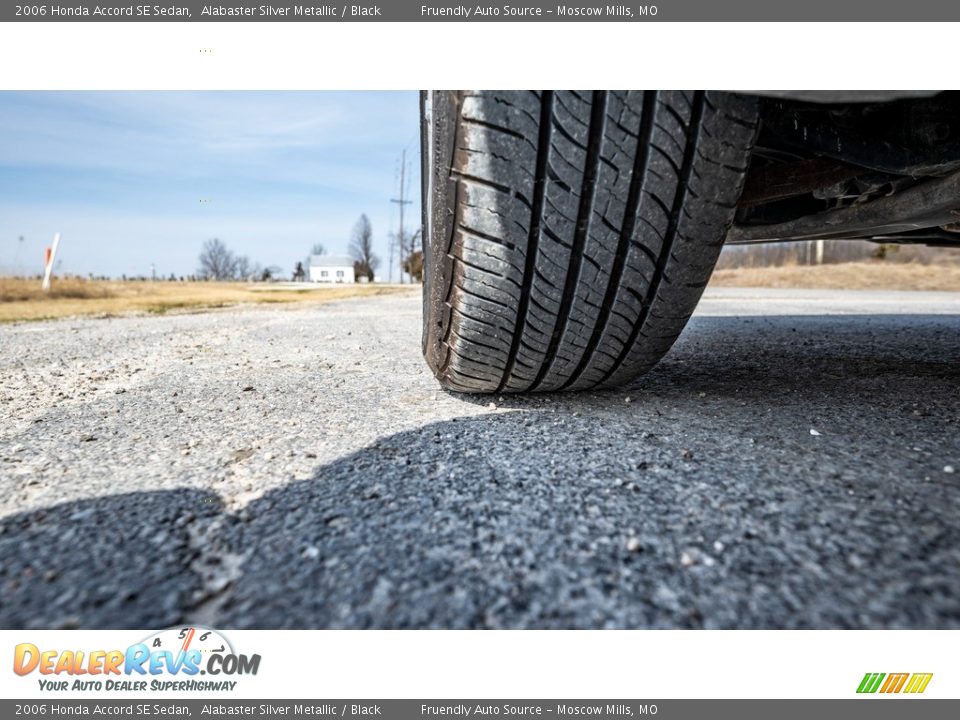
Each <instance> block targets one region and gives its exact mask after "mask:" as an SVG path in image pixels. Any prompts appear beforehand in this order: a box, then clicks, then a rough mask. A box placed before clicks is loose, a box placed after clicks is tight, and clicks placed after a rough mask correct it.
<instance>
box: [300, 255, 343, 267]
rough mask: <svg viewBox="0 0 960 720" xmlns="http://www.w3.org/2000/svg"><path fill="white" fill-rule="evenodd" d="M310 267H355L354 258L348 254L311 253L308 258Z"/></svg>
mask: <svg viewBox="0 0 960 720" xmlns="http://www.w3.org/2000/svg"><path fill="white" fill-rule="evenodd" d="M307 264H308V265H309V266H310V267H342V266H344V265H348V266H350V267H353V258H352V257H349V256H347V255H311V256H310V257H309V258H307Z"/></svg>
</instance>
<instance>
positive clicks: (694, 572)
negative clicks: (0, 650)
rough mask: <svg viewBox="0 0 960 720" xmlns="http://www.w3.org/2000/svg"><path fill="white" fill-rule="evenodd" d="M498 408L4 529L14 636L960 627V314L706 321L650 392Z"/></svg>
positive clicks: (657, 375)
mask: <svg viewBox="0 0 960 720" xmlns="http://www.w3.org/2000/svg"><path fill="white" fill-rule="evenodd" d="M628 397H629V398H630V402H629V403H628V402H626V398H628ZM464 400H465V402H480V403H483V404H487V403H489V402H490V398H489V397H484V398H465V399H464ZM496 401H497V403H498V405H499V406H500V409H499V410H498V411H496V412H493V411H491V412H490V413H489V414H486V415H481V416H479V417H471V418H466V419H459V420H454V421H449V422H437V423H432V424H429V425H426V426H425V427H423V428H421V429H418V430H416V431H411V432H401V433H397V434H395V435H392V436H389V437H386V438H384V439H383V440H381V441H379V442H378V443H376V444H375V445H373V446H371V447H368V448H365V449H364V450H362V451H360V452H357V453H354V454H352V455H350V456H347V457H344V458H341V459H339V460H337V461H335V462H332V463H330V464H328V465H325V466H322V467H320V468H318V469H317V472H316V475H315V477H314V478H313V479H311V480H309V481H303V482H296V483H291V484H289V485H287V486H285V487H283V488H281V489H279V490H275V491H272V492H269V493H267V494H266V495H264V496H263V497H261V498H259V499H256V500H254V501H253V502H251V503H250V504H249V505H247V506H246V507H245V508H243V509H242V510H241V511H240V512H239V513H237V514H227V513H225V512H224V510H223V508H222V506H221V504H220V501H219V499H218V498H217V497H216V496H211V495H209V494H206V493H201V492H197V491H189V490H177V491H160V492H156V493H140V494H131V495H119V496H113V497H106V498H100V499H96V500H90V501H84V502H81V503H70V504H66V505H61V506H57V507H54V508H49V509H46V510H43V511H41V512H39V513H28V514H24V515H20V516H15V517H10V518H5V519H3V520H2V521H0V522H2V534H0V557H2V558H3V563H2V566H0V588H2V590H3V598H4V599H3V607H2V609H0V624H2V625H3V626H4V627H23V626H33V627H42V626H58V625H68V626H79V627H101V626H106V627H125V626H129V627H143V626H158V625H165V624H171V623H173V622H178V621H181V620H191V619H193V617H194V616H195V611H196V608H197V607H198V605H200V604H203V605H204V606H205V607H206V608H207V609H208V611H209V608H211V607H214V608H215V616H214V617H212V618H208V619H209V620H210V621H212V622H214V623H216V624H219V625H220V626H222V627H228V628H230V627H249V628H267V627H443V628H451V627H557V628H569V627H682V628H700V627H721V628H732V627H741V628H802V627H814V628H894V627H896V628H905V627H913V628H947V627H960V594H958V592H957V588H958V587H960V512H958V511H960V481H958V479H960V474H957V473H949V472H945V471H944V468H945V467H946V466H947V465H948V464H950V465H953V466H957V465H960V463H958V459H960V458H958V457H957V455H958V448H960V432H958V423H960V318H957V317H953V316H882V317H851V316H834V317H772V318H771V317H757V318H722V317H716V318H698V319H697V320H696V321H695V322H694V323H693V324H692V327H691V330H690V331H689V332H688V333H687V334H686V335H685V336H684V338H683V340H682V341H681V342H680V343H678V346H677V347H676V348H675V350H674V351H673V352H672V353H671V355H670V356H669V357H668V359H667V360H665V362H664V363H662V364H661V365H660V366H659V367H658V368H657V369H656V370H654V372H653V373H651V374H650V375H649V376H647V378H645V379H644V381H642V382H641V383H640V384H639V385H637V386H635V387H633V388H630V389H628V390H620V391H611V392H596V393H588V394H582V395H576V396H574V395H568V396H564V395H554V396H546V397H533V398H522V397H516V398H511V397H508V396H504V398H503V401H502V402H501V401H500V400H499V399H496ZM811 430H813V431H814V432H813V433H811ZM815 433H816V434H815ZM198 528H202V529H203V532H199V531H198ZM198 538H200V540H198ZM237 557H240V558H242V559H241V560H240V561H239V562H238V563H237V571H236V572H235V573H234V574H233V575H232V581H231V582H230V583H229V584H223V585H225V586H223V585H221V586H217V587H215V588H213V589H211V588H210V586H209V585H210V583H209V579H207V578H204V577H203V572H204V571H202V570H196V568H198V567H205V568H209V567H215V566H216V564H217V562H218V561H219V559H220V558H237Z"/></svg>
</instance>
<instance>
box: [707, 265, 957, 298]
mask: <svg viewBox="0 0 960 720" xmlns="http://www.w3.org/2000/svg"><path fill="white" fill-rule="evenodd" d="M710 284H711V285H712V286H714V287H769V288H815V289H818V288H819V289H824V290H953V291H960V264H955V263H950V264H937V265H922V264H920V263H893V262H883V261H865V262H852V263H838V264H835V265H784V266H780V267H752V268H729V269H721V270H717V271H716V272H714V274H713V278H712V279H711V280H710Z"/></svg>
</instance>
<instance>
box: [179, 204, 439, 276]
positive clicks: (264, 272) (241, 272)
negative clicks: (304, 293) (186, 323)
mask: <svg viewBox="0 0 960 720" xmlns="http://www.w3.org/2000/svg"><path fill="white" fill-rule="evenodd" d="M419 237H420V231H419V230H417V231H416V232H415V233H413V234H412V235H411V236H410V237H407V238H404V240H405V241H406V242H404V243H403V249H404V250H405V251H406V253H407V254H406V257H403V264H402V267H403V271H404V272H406V273H407V274H408V275H409V276H410V277H412V278H413V279H415V280H416V281H418V282H419V281H422V279H423V251H422V250H420V249H414V248H416V246H417V244H418V243H417V240H418V239H419ZM347 247H348V251H349V254H350V258H351V259H352V260H353V273H354V276H355V278H356V279H357V280H358V281H359V280H360V279H361V278H366V279H367V280H368V281H370V282H373V280H374V277H375V273H376V270H377V268H378V267H380V256H379V255H377V254H376V253H375V252H374V251H373V226H372V225H371V223H370V218H368V217H367V215H366V213H364V214H362V215H360V217H359V218H358V219H357V222H356V223H355V224H354V226H353V231H352V232H351V235H350V240H349V243H348V246H347ZM326 254H327V248H326V247H325V246H324V245H323V244H322V243H314V244H313V246H312V247H311V248H310V256H314V255H326ZM199 260H200V267H199V268H198V270H197V278H198V279H200V280H251V279H258V280H271V279H275V278H277V277H279V274H280V272H281V271H280V269H279V268H277V267H275V266H270V267H267V268H263V267H261V266H260V264H259V263H255V262H252V261H251V260H250V258H249V257H247V256H246V255H237V254H235V253H234V252H233V251H232V250H230V248H228V247H227V244H226V243H225V242H223V240H221V239H220V238H211V239H210V240H207V241H206V242H205V243H204V244H203V249H202V250H201V252H200V257H199ZM306 266H309V258H308V259H307V261H300V262H297V265H296V268H294V271H293V275H292V277H293V279H294V280H304V279H305V278H306V274H307V273H306Z"/></svg>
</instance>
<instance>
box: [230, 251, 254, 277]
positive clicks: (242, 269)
mask: <svg viewBox="0 0 960 720" xmlns="http://www.w3.org/2000/svg"><path fill="white" fill-rule="evenodd" d="M234 266H235V267H234V275H235V276H236V277H237V279H238V280H246V279H247V278H249V277H250V276H251V275H255V274H256V272H257V266H256V265H255V264H254V263H253V262H251V261H250V258H248V257H247V256H246V255H238V256H237V257H236V258H235V259H234Z"/></svg>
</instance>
